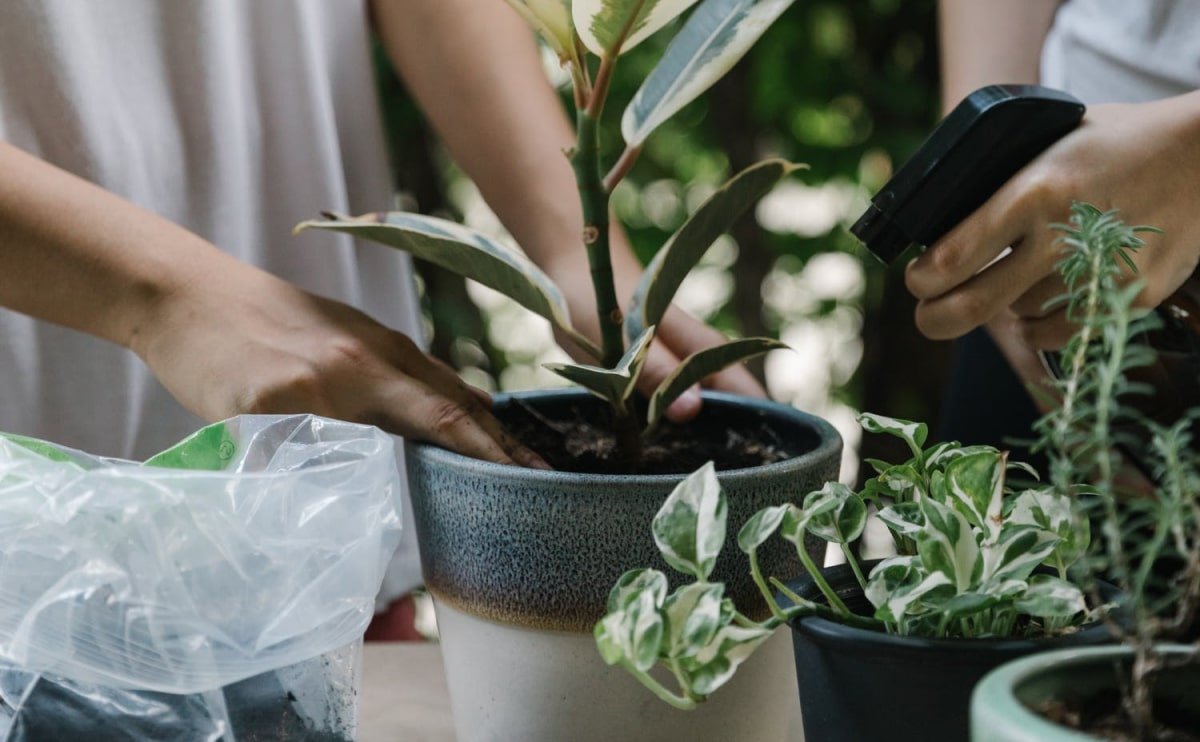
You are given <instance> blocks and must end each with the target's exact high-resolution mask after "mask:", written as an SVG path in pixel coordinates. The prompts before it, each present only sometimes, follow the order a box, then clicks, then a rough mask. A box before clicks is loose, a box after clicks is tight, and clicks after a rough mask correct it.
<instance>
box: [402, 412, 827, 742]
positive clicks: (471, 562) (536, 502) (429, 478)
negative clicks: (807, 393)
mask: <svg viewBox="0 0 1200 742" xmlns="http://www.w3.org/2000/svg"><path fill="white" fill-rule="evenodd" d="M516 399H519V400H520V401H521V402H522V403H523V404H525V405H528V406H531V407H533V408H534V409H536V410H537V411H538V413H539V414H541V415H543V416H545V417H547V418H549V419H551V420H563V419H570V418H571V417H572V415H573V414H575V413H576V411H578V410H580V409H583V410H588V409H596V410H598V409H599V407H598V405H599V403H598V402H596V401H594V400H593V399H592V397H590V396H589V395H587V394H586V393H583V392H578V391H573V390H571V391H549V392H533V393H525V394H520V395H517V396H516V397H500V398H498V399H497V401H496V408H497V410H498V411H499V412H500V413H503V411H504V408H505V406H507V405H512V404H515V403H516V402H515V400H516ZM702 415H704V416H707V418H708V421H707V422H712V421H731V422H742V423H744V422H746V421H747V420H752V421H754V422H755V423H756V424H760V425H765V426H767V427H769V428H770V429H771V430H772V431H773V432H774V435H775V436H776V437H777V439H778V440H779V441H781V442H782V443H783V444H784V445H785V446H786V447H787V448H788V449H789V450H795V451H797V455H795V456H793V457H792V458H789V459H787V460H784V461H780V462H778V463H774V464H768V465H764V466H759V467H755V468H751V469H740V470H733V471H723V472H719V473H718V476H719V478H720V480H721V483H722V485H723V487H724V489H725V492H726V495H727V498H728V517H729V528H728V537H727V543H726V546H725V549H724V551H723V552H722V555H721V558H720V560H719V561H718V563H717V567H716V570H715V573H714V575H713V577H712V579H713V581H721V582H724V583H725V584H726V585H727V587H728V590H729V594H730V595H731V596H732V597H733V598H734V600H735V601H737V603H738V605H739V606H743V610H747V611H748V612H749V613H751V614H757V616H758V617H760V618H761V617H765V615H766V607H765V605H764V604H763V602H762V598H761V596H760V594H759V592H758V590H757V589H756V587H755V586H754V583H753V581H752V579H751V578H750V570H749V565H748V563H747V561H746V558H745V555H744V554H742V552H741V551H740V550H739V549H738V548H737V544H736V536H737V531H738V528H740V526H741V524H742V523H744V522H745V521H746V520H747V519H748V518H749V517H750V516H751V515H752V514H753V513H755V512H757V511H758V510H759V509H761V508H764V507H767V506H770V505H777V504H780V503H784V502H795V503H797V504H798V503H799V502H800V501H801V500H802V499H803V497H804V495H805V494H807V493H808V492H810V491H812V490H815V489H820V488H821V486H822V485H823V484H824V483H825V482H828V481H830V480H833V479H836V478H837V476H838V472H839V468H840V461H841V451H842V442H841V439H840V437H839V436H838V434H837V432H836V431H835V430H834V429H833V427H832V426H831V425H830V424H829V423H827V422H825V421H824V420H821V419H819V418H815V417H813V416H811V415H807V414H805V413H802V412H800V411H798V410H795V409H793V408H790V407H787V406H783V405H779V404H775V403H771V402H767V401H763V400H755V399H746V398H740V397H733V396H730V395H723V394H712V393H706V394H705V407H704V412H703V413H702ZM701 422H705V421H701ZM685 475H686V474H679V475H646V476H642V475H629V476H624V475H597V474H580V473H567V472H555V471H536V470H531V469H523V468H518V467H512V466H503V465H498V464H492V463H488V462H484V461H479V460H476V459H471V458H467V457H465V456H460V455H458V454H455V453H451V452H449V451H446V450H444V449H441V448H437V447H435V446H429V445H423V444H409V445H408V476H409V484H410V490H411V493H412V500H413V508H414V513H415V521H416V528H417V535H418V538H419V541H420V544H421V563H422V570H423V572H424V576H425V581H426V585H427V587H428V589H429V591H430V592H431V593H432V595H433V596H434V599H435V604H436V606H437V611H438V622H439V630H440V631H441V634H442V641H443V658H444V659H445V661H446V671H447V678H448V681H449V683H450V686H451V699H452V703H453V708H454V712H455V723H456V728H457V731H458V737H459V740H460V742H469V741H470V740H491V739H496V740H512V739H522V740H527V741H529V742H536V741H537V740H560V739H572V740H576V741H577V742H584V741H585V740H591V739H596V740H610V739H639V740H654V739H671V740H674V739H682V738H684V737H683V736H681V735H687V738H689V739H693V740H698V741H699V740H708V739H712V740H717V739H721V740H727V739H735V738H737V739H756V740H762V742H770V740H780V741H781V742H782V740H785V739H794V737H789V736H788V735H790V734H792V732H793V726H792V725H793V724H795V723H796V718H795V717H796V714H795V713H794V710H795V706H796V703H795V700H794V697H793V698H791V699H789V698H786V697H785V695H784V694H783V693H782V692H781V691H780V690H779V689H780V688H783V689H789V688H790V692H791V693H795V679H794V670H793V669H792V667H791V660H790V652H791V648H790V636H788V635H787V633H786V631H784V632H781V633H780V635H779V637H778V638H777V639H775V640H772V641H774V643H775V644H777V645H778V646H777V647H775V649H773V650H769V651H760V653H759V654H762V655H764V657H763V658H762V660H761V661H760V662H757V663H755V662H753V661H752V662H750V663H747V665H746V669H743V670H742V671H740V672H739V675H738V677H737V678H735V681H734V683H733V684H731V686H730V688H727V689H726V690H723V691H722V693H721V694H717V696H716V697H715V699H720V698H722V697H724V698H726V699H728V700H727V701H723V702H718V703H713V702H712V701H710V702H709V703H708V704H706V705H705V706H704V707H703V708H702V709H701V710H699V711H695V712H681V711H676V710H675V709H673V708H671V707H669V706H667V705H666V704H665V703H663V702H661V701H659V700H658V699H657V698H655V697H654V696H653V695H652V694H651V693H650V692H649V691H647V690H645V689H644V688H642V687H641V685H640V684H638V683H637V681H636V680H634V679H633V678H631V677H629V676H627V674H626V673H625V672H624V671H623V670H620V669H617V668H609V667H607V666H605V665H604V663H603V661H602V660H601V659H600V657H599V655H598V654H597V653H596V650H595V646H594V640H593V638H592V629H593V626H594V625H595V623H596V621H597V620H598V619H599V618H600V617H601V616H602V615H603V614H604V610H605V603H606V601H607V597H608V593H609V590H610V589H611V588H612V586H613V584H614V583H615V582H616V581H617V579H618V578H619V577H620V576H621V574H623V573H624V572H626V571H627V570H629V569H634V568H639V567H653V568H657V569H660V570H662V571H664V572H666V573H667V574H668V575H673V576H674V577H676V578H678V580H679V582H682V581H683V578H682V577H679V576H678V575H675V573H674V571H673V570H671V569H670V568H669V567H668V566H667V565H666V563H665V562H664V561H663V560H662V557H661V556H660V555H659V553H658V549H657V548H656V546H655V544H654V539H653V537H652V536H651V533H650V522H651V520H652V519H653V517H654V514H655V513H656V512H657V511H658V509H659V508H660V507H661V506H662V503H663V501H664V500H665V499H666V497H667V495H668V494H670V492H671V490H672V489H673V488H674V487H675V485H676V484H678V483H679V482H680V481H681V480H682V479H683V477H684V476H685ZM772 547H773V548H770V549H766V550H764V551H762V552H760V555H759V558H760V561H761V563H762V566H763V569H764V570H765V571H766V572H767V573H768V574H775V575H779V576H781V577H783V578H792V577H797V576H799V573H800V572H801V571H802V568H801V567H800V564H799V561H798V560H797V559H796V558H795V552H794V550H792V551H791V552H790V554H789V548H790V547H788V546H787V545H786V544H784V543H782V542H781V541H780V542H779V543H775V544H772ZM811 551H812V552H813V554H814V556H816V558H817V559H818V560H820V559H821V558H822V557H823V554H824V545H823V544H813V545H812V548H811ZM755 659H756V660H757V659H758V658H755ZM758 666H761V667H759V669H758V670H755V669H754V668H755V667H758ZM756 675H758V676H761V677H759V678H758V679H757V681H756V677H755V676H756ZM739 683H740V685H739ZM764 683H769V684H770V686H775V687H769V686H768V685H766V684H764ZM735 686H736V687H735ZM739 688H740V690H739ZM772 698H778V699H779V702H778V703H775V704H772V701H771V699H772ZM715 699H714V700H715ZM739 704H753V705H755V706H756V707H759V708H761V709H763V711H762V713H758V712H756V714H745V713H744V708H745V706H744V705H743V713H738V712H737V708H736V707H737V706H738V705H739ZM723 705H727V706H729V708H728V709H725V708H722V706H723ZM756 720H757V721H756ZM747 723H749V724H752V725H754V724H757V726H754V727H753V728H750V729H747V728H746V727H745V725H746V724H747ZM731 735H732V736H731Z"/></svg>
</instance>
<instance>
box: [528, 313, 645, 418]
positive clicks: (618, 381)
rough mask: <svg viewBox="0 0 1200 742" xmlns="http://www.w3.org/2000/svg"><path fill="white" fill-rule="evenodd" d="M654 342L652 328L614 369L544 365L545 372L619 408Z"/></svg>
mask: <svg viewBox="0 0 1200 742" xmlns="http://www.w3.org/2000/svg"><path fill="white" fill-rule="evenodd" d="M653 339H654V328H653V327H651V328H648V329H647V330H646V331H645V332H643V333H642V334H641V336H640V337H638V339H637V340H635V341H634V342H633V344H632V345H630V346H629V349H628V350H626V351H625V355H623V356H621V360H620V362H618V363H617V367H616V368H613V369H607V368H601V367H600V366H584V365H580V364H576V363H546V364H543V365H544V367H545V368H546V369H547V370H548V371H552V372H554V373H556V374H558V375H559V376H561V377H563V378H564V379H566V380H567V381H571V382H574V383H576V384H578V385H579V386H581V387H583V388H584V389H587V390H588V391H589V392H591V393H592V394H594V395H596V396H597V397H599V398H601V399H603V400H607V401H608V402H610V403H612V404H614V405H617V406H620V405H621V404H623V403H624V402H625V401H626V400H628V399H629V397H630V395H631V394H633V390H634V389H635V388H636V387H637V381H638V377H639V376H640V375H641V373H642V366H644V365H645V364H646V356H647V354H649V352H650V343H651V341H652V340H653Z"/></svg>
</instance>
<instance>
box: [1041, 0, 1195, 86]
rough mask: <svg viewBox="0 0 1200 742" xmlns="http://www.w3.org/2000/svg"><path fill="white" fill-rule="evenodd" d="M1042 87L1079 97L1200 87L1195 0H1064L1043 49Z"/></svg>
mask: <svg viewBox="0 0 1200 742" xmlns="http://www.w3.org/2000/svg"><path fill="white" fill-rule="evenodd" d="M1041 79H1042V83H1043V84H1044V85H1048V86H1050V87H1053V88H1058V89H1060V90H1066V91H1068V92H1070V93H1072V94H1073V95H1075V96H1076V97H1078V98H1079V99H1080V100H1082V101H1084V102H1085V103H1093V104H1094V103H1141V102H1145V101H1151V100H1157V99H1160V98H1169V97H1171V96H1175V95H1182V94H1184V93H1188V92H1191V91H1192V90H1196V89H1197V88H1200V0H1068V2H1066V3H1064V4H1063V5H1062V7H1061V8H1059V11H1058V13H1057V15H1056V16H1055V18H1054V26H1053V27H1052V28H1051V30H1050V34H1049V36H1047V38H1046V43H1045V45H1044V46H1043V48H1042V68H1041Z"/></svg>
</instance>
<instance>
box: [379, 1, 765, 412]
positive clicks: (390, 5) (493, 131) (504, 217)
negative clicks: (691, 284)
mask: <svg viewBox="0 0 1200 742" xmlns="http://www.w3.org/2000/svg"><path fill="white" fill-rule="evenodd" d="M373 11H374V17H375V23H376V26H377V29H378V32H379V35H380V37H381V38H382V40H383V42H384V45H385V47H386V49H387V52H388V54H389V56H390V57H391V59H392V61H393V62H394V63H395V65H396V67H397V69H398V71H399V72H400V74H401V75H402V76H403V78H404V80H405V82H406V84H407V85H408V87H409V89H410V90H411V91H412V93H413V95H414V96H415V97H416V98H417V100H418V101H419V102H420V104H421V108H422V109H423V110H424V111H425V113H426V115H428V116H429V118H430V120H431V121H432V123H433V124H434V126H435V128H436V129H437V131H438V133H439V134H440V136H441V137H442V139H443V141H444V142H445V143H446V146H447V148H448V149H449V150H450V153H451V154H452V155H453V156H454V159H455V161H456V162H458V164H459V165H460V166H462V168H463V169H464V170H465V171H466V172H467V173H468V174H469V175H470V176H471V178H472V179H473V180H474V181H475V183H476V184H477V185H478V186H479V189H480V192H481V193H482V194H483V196H484V198H485V199H486V200H487V202H488V204H489V205H490V206H491V207H492V209H493V210H494V211H495V212H496V214H497V215H498V216H499V217H500V219H501V221H503V222H504V225H505V226H506V227H507V228H508V230H509V232H511V233H512V235H513V237H514V238H515V239H516V240H517V242H518V243H519V244H520V245H521V246H522V247H523V248H524V249H525V251H526V252H527V253H529V256H530V257H531V258H533V260H534V261H536V262H537V263H539V264H540V265H541V266H542V267H543V268H544V269H545V270H546V271H547V272H548V273H549V274H550V275H551V277H553V278H554V279H555V280H556V281H557V282H558V283H559V285H560V286H562V288H563V290H564V293H565V294H566V295H567V297H568V301H569V302H570V304H571V310H572V317H573V318H574V320H575V322H576V323H577V324H578V325H579V326H580V327H581V329H582V330H583V331H584V332H586V333H587V334H588V335H590V336H591V337H593V338H596V337H598V336H599V330H598V327H599V325H598V323H597V321H596V318H595V309H594V304H593V303H592V298H591V297H592V288H591V284H590V279H589V278H588V269H587V263H586V254H585V252H584V249H583V245H582V243H581V234H582V232H583V215H582V212H581V209H580V205H579V201H578V196H577V195H576V186H575V178H574V174H573V173H572V170H571V167H570V164H569V163H568V161H567V158H566V157H565V156H564V154H563V153H564V151H565V150H567V149H569V148H570V147H571V146H572V145H573V144H574V140H575V135H574V131H573V129H572V127H571V125H570V122H569V121H568V120H567V117H566V115H565V112H564V110H563V107H562V105H561V104H560V103H559V100H558V97H557V96H556V94H555V93H554V91H553V90H552V89H551V87H550V85H549V84H548V82H547V80H546V76H545V73H544V72H543V70H542V66H541V61H540V59H539V57H538V54H537V48H536V45H535V44H534V41H533V36H532V34H531V33H530V31H529V30H528V29H527V28H526V27H525V24H524V22H523V21H522V20H521V19H520V18H519V17H518V16H517V14H516V13H514V12H513V11H512V9H511V8H509V7H508V6H507V5H505V4H504V3H502V2H500V0H374V2H373ZM431 39H436V42H433V41H431ZM613 263H614V265H613V268H614V273H615V274H616V281H617V291H618V294H619V295H620V296H621V297H623V298H624V297H628V296H630V295H631V294H632V291H633V287H634V285H635V284H636V282H637V278H638V276H639V275H640V273H641V266H640V265H639V263H638V261H637V258H636V257H635V256H634V255H633V253H632V251H631V250H630V249H629V246H628V244H627V243H625V242H624V241H623V239H621V238H619V237H618V239H617V240H615V244H614V249H613ZM659 337H660V339H661V340H663V341H664V342H661V343H657V344H656V346H655V348H654V350H653V352H652V355H651V357H650V359H649V361H648V362H647V369H646V380H647V382H649V383H655V382H656V381H658V380H661V379H662V378H663V377H665V376H666V375H667V374H668V373H670V372H671V371H672V370H674V367H675V364H676V363H677V362H678V357H679V356H681V355H685V354H687V353H690V352H693V351H695V350H699V349H700V348H702V347H707V346H709V345H713V344H716V343H717V342H719V341H720V340H721V337H720V336H719V335H718V334H717V333H716V332H715V331H714V330H712V329H710V328H708V327H707V326H705V325H703V324H701V323H699V322H697V321H696V320H694V319H692V318H691V317H687V316H686V315H684V314H683V313H682V312H680V311H678V310H673V311H672V312H670V313H669V314H668V317H667V320H666V321H664V322H663V323H662V324H661V325H660V328H659ZM713 386H716V387H720V388H724V389H726V390H729V391H734V392H741V393H747V394H761V390H760V389H759V388H758V387H757V385H756V384H755V383H754V381H753V379H751V378H750V377H749V374H748V373H747V372H746V371H745V370H744V369H740V368H738V369H731V370H729V371H727V372H725V373H723V374H720V375H718V377H717V378H716V379H715V380H714V383H713ZM698 406H699V402H698V397H695V396H692V397H689V398H687V399H684V400H682V402H681V403H677V405H676V406H675V407H673V408H672V411H671V412H672V416H673V417H676V418H677V419H678V418H681V417H687V416H689V415H692V414H695V412H696V411H697V409H698Z"/></svg>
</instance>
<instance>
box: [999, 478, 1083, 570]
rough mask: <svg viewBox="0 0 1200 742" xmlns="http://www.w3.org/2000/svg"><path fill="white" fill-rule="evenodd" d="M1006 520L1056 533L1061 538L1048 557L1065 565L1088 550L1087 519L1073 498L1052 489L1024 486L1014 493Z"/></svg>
mask: <svg viewBox="0 0 1200 742" xmlns="http://www.w3.org/2000/svg"><path fill="white" fill-rule="evenodd" d="M1006 521H1007V522H1008V523H1011V524H1013V525H1029V526H1036V527H1037V528H1042V529H1045V530H1047V531H1051V532H1053V533H1054V534H1055V535H1057V536H1058V537H1059V538H1060V539H1061V540H1060V541H1059V542H1058V545H1056V546H1055V547H1054V551H1053V552H1052V553H1051V556H1050V559H1052V560H1054V561H1056V562H1057V563H1058V564H1057V566H1059V567H1061V568H1064V569H1065V568H1066V567H1069V566H1071V565H1072V564H1074V563H1075V562H1076V561H1078V560H1079V558H1080V557H1082V556H1083V555H1084V554H1085V553H1086V552H1087V549H1088V546H1089V545H1090V544H1091V540H1092V537H1091V528H1090V525H1089V523H1088V520H1087V518H1086V517H1085V516H1084V515H1083V514H1082V513H1081V512H1079V510H1078V509H1077V508H1076V504H1075V501H1073V500H1072V499H1071V498H1070V497H1068V496H1066V495H1060V494H1058V493H1056V492H1054V491H1053V490H1051V489H1036V490H1025V491H1024V492H1022V493H1021V494H1019V495H1017V497H1016V499H1015V500H1014V501H1013V506H1012V510H1011V511H1010V512H1009V514H1008V517H1007V519H1006Z"/></svg>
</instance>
